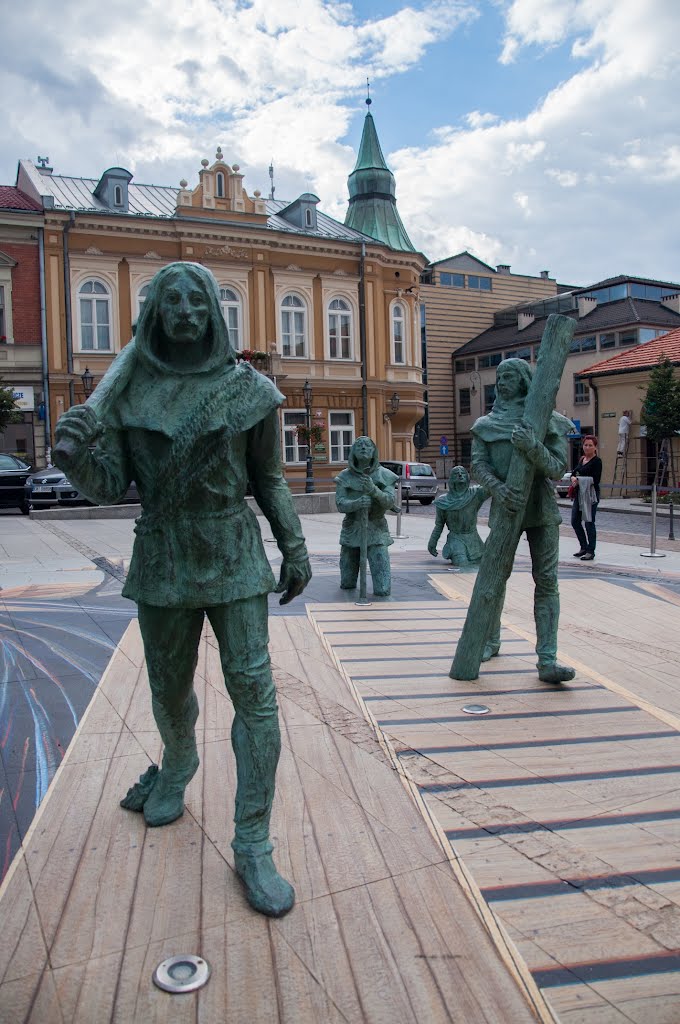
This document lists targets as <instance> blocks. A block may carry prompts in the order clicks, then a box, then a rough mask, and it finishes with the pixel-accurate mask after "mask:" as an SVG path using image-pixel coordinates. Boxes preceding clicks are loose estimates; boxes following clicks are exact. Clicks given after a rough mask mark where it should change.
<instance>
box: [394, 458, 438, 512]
mask: <svg viewBox="0 0 680 1024" xmlns="http://www.w3.org/2000/svg"><path fill="white" fill-rule="evenodd" d="M380 465H381V466H384V467H385V469H390V470H391V471H392V472H393V473H396V474H397V476H398V477H399V478H400V480H401V496H402V499H404V498H408V499H409V501H415V500H417V501H419V502H420V504H421V505H431V504H432V502H433V501H434V499H435V498H436V497H437V494H438V493H439V490H440V487H439V481H438V480H437V477H436V476H435V472H434V470H433V469H432V466H430V464H429V463H428V462H392V461H381V462H380Z"/></svg>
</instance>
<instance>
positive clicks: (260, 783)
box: [229, 651, 295, 917]
mask: <svg viewBox="0 0 680 1024" xmlns="http://www.w3.org/2000/svg"><path fill="white" fill-rule="evenodd" d="M265 657H266V668H264V669H263V670H260V671H259V672H253V673H252V675H251V686H250V688H249V689H252V692H253V693H257V694H259V697H260V700H259V701H258V702H255V701H254V700H253V698H252V697H251V696H248V697H247V698H246V699H244V698H243V696H241V697H236V693H237V691H236V688H235V687H234V686H233V685H232V686H230V687H229V692H230V693H231V694H232V696H233V697H236V699H235V700H234V708H235V711H236V714H235V716H234V721H233V724H232V727H231V741H232V744H233V747H234V755H235V757H236V777H237V788H236V808H235V813H234V824H235V829H234V839H233V841H232V844H231V845H232V849H233V850H234V856H235V863H236V871H237V873H238V875H239V878H240V879H241V880H242V882H243V884H244V886H245V889H246V896H247V899H248V902H249V903H250V905H251V907H253V909H254V910H257V911H258V913H260V914H267V916H268V917H281V916H282V915H283V914H287V913H288V911H289V910H290V908H291V907H292V906H293V903H294V902H295V890H294V889H293V887H292V885H290V883H289V882H287V881H286V880H285V879H284V878H282V877H281V875H279V873H278V871H277V870H276V867H275V866H274V861H273V860H272V849H273V847H272V844H271V842H270V839H269V822H270V819H271V812H272V803H273V800H274V787H275V782H276V767H277V765H278V761H279V753H280V751H281V733H280V730H279V716H278V708H277V705H276V691H275V689H274V683H273V680H272V677H271V671H270V669H269V657H268V655H267V654H266V651H265ZM258 677H259V678H258ZM246 692H248V691H246Z"/></svg>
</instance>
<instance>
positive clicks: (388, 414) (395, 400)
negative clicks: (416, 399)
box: [383, 391, 400, 423]
mask: <svg viewBox="0 0 680 1024" xmlns="http://www.w3.org/2000/svg"><path fill="white" fill-rule="evenodd" d="M399 401H400V399H399V395H398V393H397V392H396V391H393V392H392V394H391V396H390V400H389V402H388V404H387V409H386V410H385V412H384V413H383V422H384V423H387V421H388V420H391V419H392V417H393V416H396V414H397V412H398V410H399Z"/></svg>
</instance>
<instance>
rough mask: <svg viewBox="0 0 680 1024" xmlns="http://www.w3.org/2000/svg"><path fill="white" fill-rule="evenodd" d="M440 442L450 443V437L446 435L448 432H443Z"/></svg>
mask: <svg viewBox="0 0 680 1024" xmlns="http://www.w3.org/2000/svg"><path fill="white" fill-rule="evenodd" d="M439 443H440V444H448V443H449V439H448V437H447V436H446V434H442V436H441V437H440V438H439Z"/></svg>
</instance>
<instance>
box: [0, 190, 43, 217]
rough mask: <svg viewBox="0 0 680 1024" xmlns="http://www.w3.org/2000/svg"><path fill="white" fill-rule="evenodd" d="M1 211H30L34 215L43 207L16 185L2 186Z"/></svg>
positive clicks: (0, 193)
mask: <svg viewBox="0 0 680 1024" xmlns="http://www.w3.org/2000/svg"><path fill="white" fill-rule="evenodd" d="M0 209H2V210H30V211H31V212H32V213H39V212H40V211H41V210H42V206H40V204H39V203H36V202H35V200H34V199H31V198H30V197H29V196H27V195H26V194H25V192H22V191H21V189H18V188H16V187H15V186H14V185H0Z"/></svg>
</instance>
